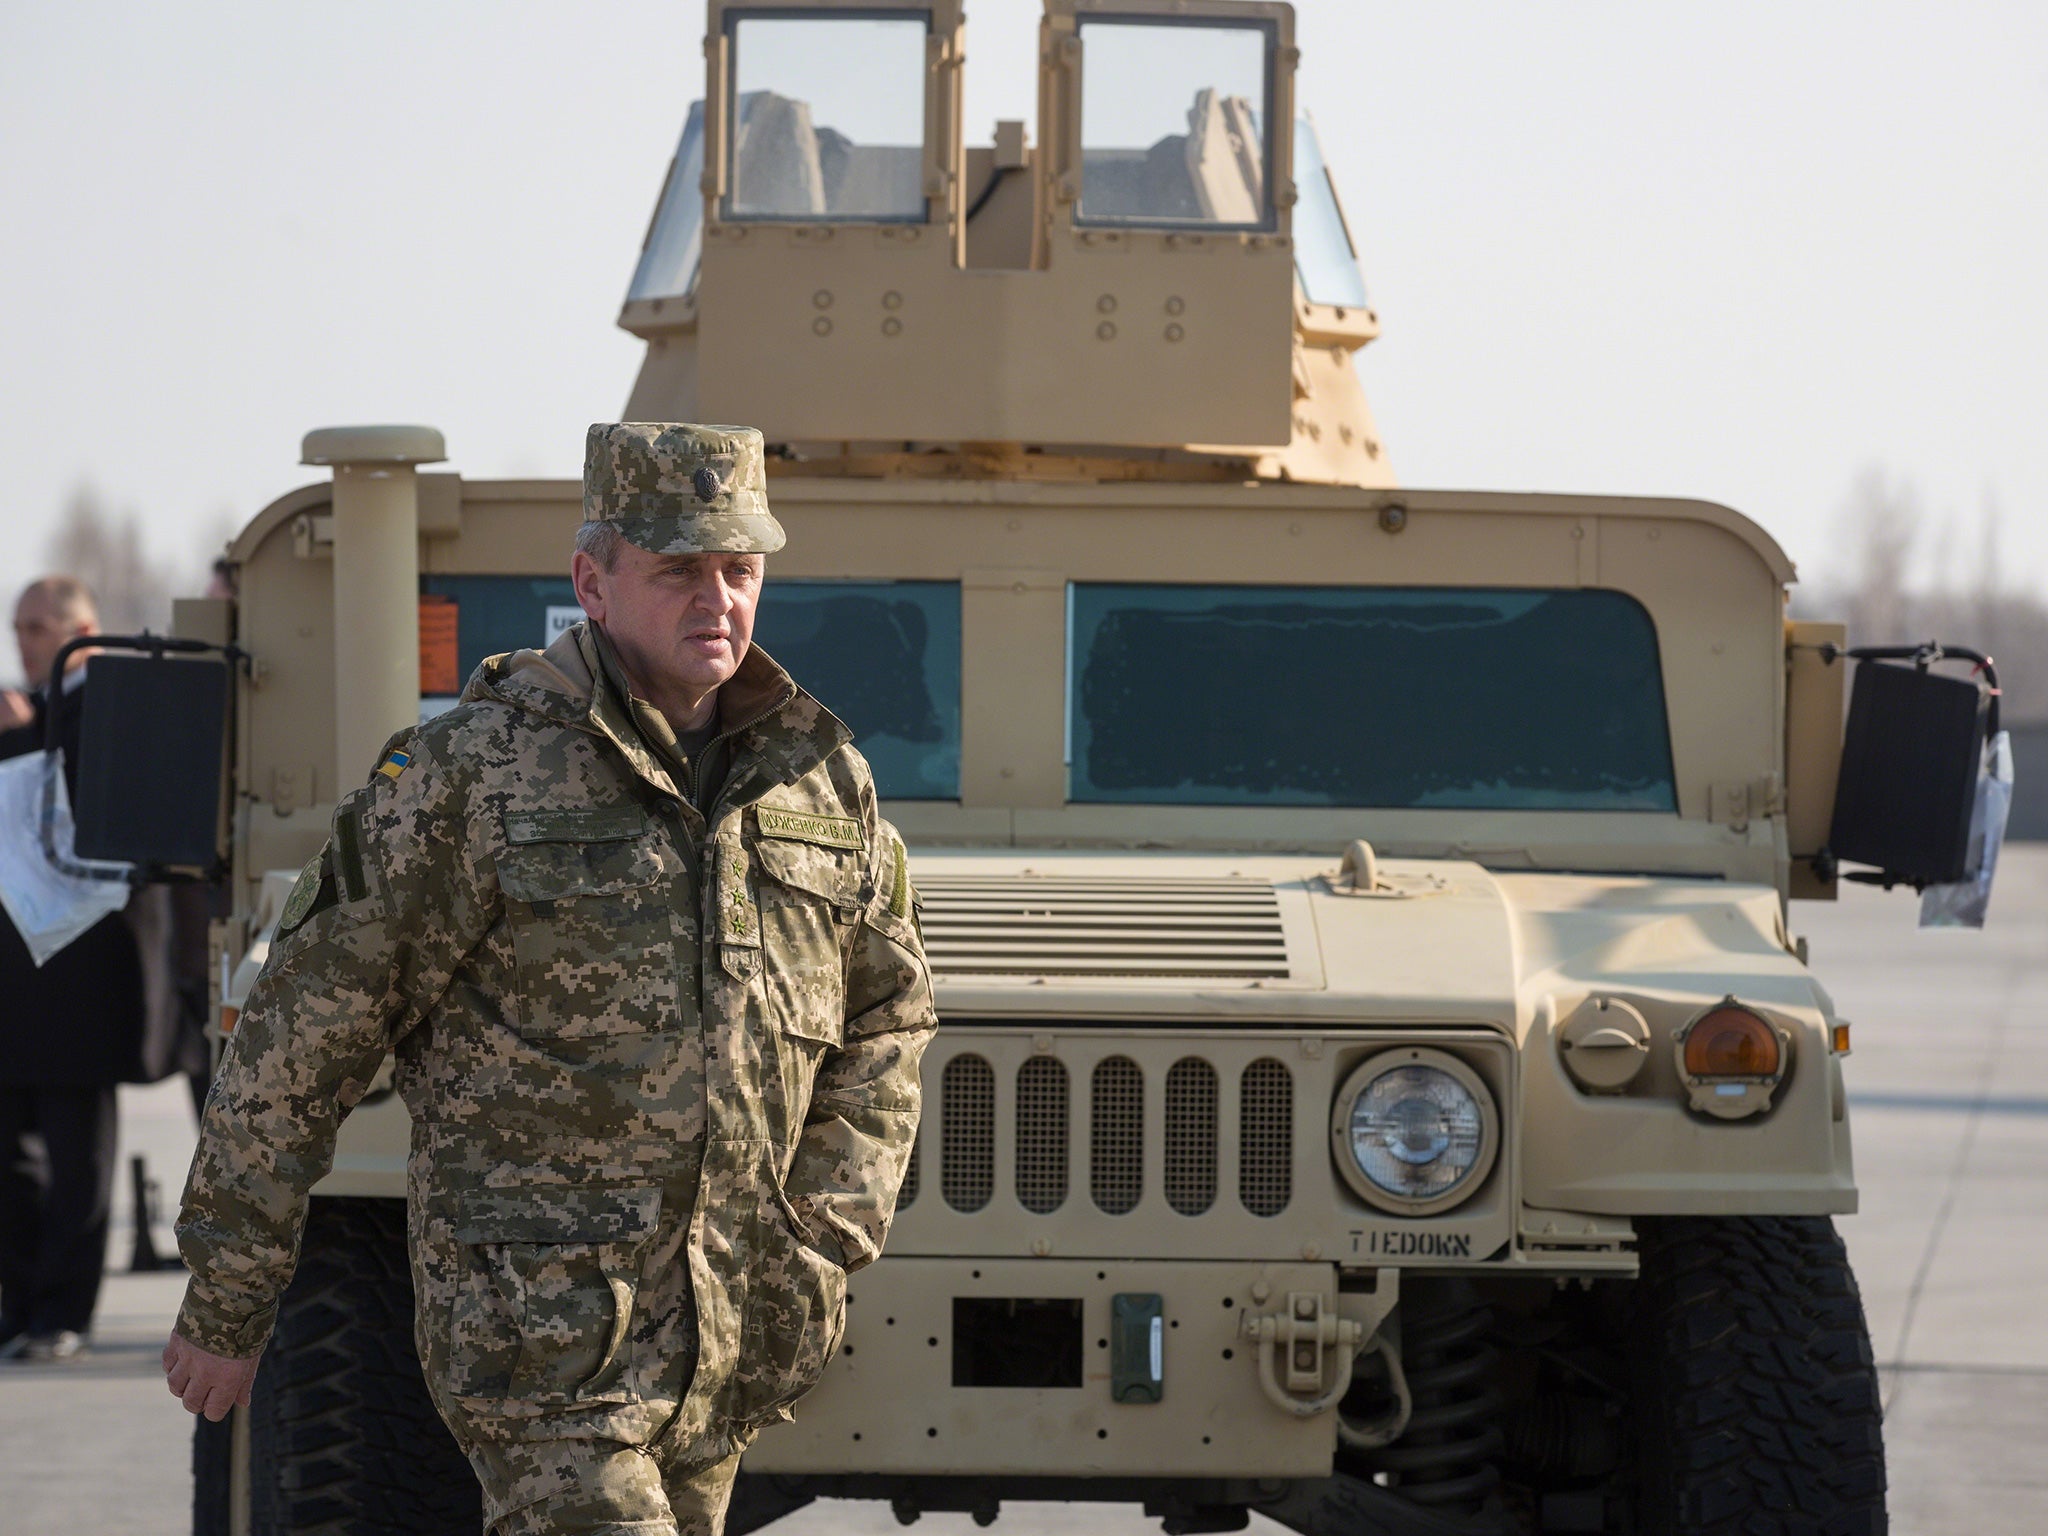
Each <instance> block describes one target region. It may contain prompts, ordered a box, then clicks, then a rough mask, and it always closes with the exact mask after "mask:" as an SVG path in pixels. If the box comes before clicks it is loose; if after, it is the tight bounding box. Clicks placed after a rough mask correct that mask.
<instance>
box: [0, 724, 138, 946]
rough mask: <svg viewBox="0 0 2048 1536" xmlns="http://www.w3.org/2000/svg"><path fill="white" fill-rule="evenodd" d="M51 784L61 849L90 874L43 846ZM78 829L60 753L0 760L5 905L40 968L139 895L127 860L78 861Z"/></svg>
mask: <svg viewBox="0 0 2048 1536" xmlns="http://www.w3.org/2000/svg"><path fill="white" fill-rule="evenodd" d="M46 784H47V785H48V786H49V792H50V800H51V812H52V823H53V830H54V831H55V833H56V844H57V851H58V853H59V854H60V855H61V856H62V857H63V859H64V860H65V861H66V862H67V863H68V864H69V866H70V868H72V869H76V870H84V871H89V872H90V873H84V874H71V873H67V872H66V871H65V870H64V869H60V868H58V867H57V866H55V865H53V864H52V863H51V862H50V860H49V858H48V857H47V856H46V855H45V854H44V852H43V830H42V829H43V801H44V790H45V785H46ZM72 836H73V833H72V825H71V796H70V795H69V793H67V792H66V790H65V787H64V774H63V771H62V767H61V765H60V764H59V763H58V762H57V760H56V759H55V758H53V757H51V756H50V755H49V754H48V753H45V752H32V753H29V754H28V755H27V756H25V757H10V758H8V759H7V760H6V761H4V762H0V907H5V908H6V909H7V915H8V917H9V918H11V919H12V920H13V922H14V928H15V931H16V932H17V933H19V934H20V935H21V941H22V943H23V944H25V945H27V946H28V953H29V958H30V959H32V960H34V961H35V963H36V965H37V966H38V967H41V966H42V965H43V964H44V962H46V961H47V960H48V959H49V958H50V956H52V955H54V954H56V953H57V951H59V950H60V949H62V948H63V947H64V946H65V945H66V944H69V943H70V942H71V941H72V940H73V939H75V938H77V937H78V936H79V935H80V934H81V933H84V932H85V930H86V929H88V928H90V927H91V926H92V925H93V924H94V923H97V922H98V921H100V919H101V918H104V917H106V916H108V915H109V914H111V913H115V912H118V911H120V910H121V909H122V908H123V907H125V906H127V905H128V898H129V896H130V895H131V894H133V892H132V888H131V887H130V886H129V884H128V880H127V871H128V868H129V866H128V865H126V864H79V863H77V862H76V860H75V858H74V855H73V852H72Z"/></svg>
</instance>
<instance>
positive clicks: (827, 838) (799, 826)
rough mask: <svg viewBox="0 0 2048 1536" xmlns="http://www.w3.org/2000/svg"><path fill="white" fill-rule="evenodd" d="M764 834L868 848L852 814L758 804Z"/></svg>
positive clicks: (836, 845) (793, 839)
mask: <svg viewBox="0 0 2048 1536" xmlns="http://www.w3.org/2000/svg"><path fill="white" fill-rule="evenodd" d="M754 814H755V815H756V816H758V817H759V818H760V822H761V835H762V836H763V837H780V838H786V839H788V840H789V841H791V842H797V843H818V844H820V845H822V846H824V847H826V848H865V847H867V845H868V842H867V838H865V837H864V836H862V835H861V827H860V823H859V822H857V821H855V820H854V819H853V818H852V817H850V816H814V815H812V814H811V813H810V812H808V811H778V810H774V809H772V808H770V807H768V806H765V805H764V806H760V807H757V808H756V810H755V813H754Z"/></svg>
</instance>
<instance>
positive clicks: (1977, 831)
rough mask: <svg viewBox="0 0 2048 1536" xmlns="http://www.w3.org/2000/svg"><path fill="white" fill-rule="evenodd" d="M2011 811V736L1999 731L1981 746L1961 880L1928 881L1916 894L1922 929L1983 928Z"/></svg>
mask: <svg viewBox="0 0 2048 1536" xmlns="http://www.w3.org/2000/svg"><path fill="white" fill-rule="evenodd" d="M2011 812H2012V738H2011V737H2009V736H2007V735H2006V733H2005V732H2004V731H2000V732H1999V733H1998V734H1997V735H1996V736H1994V737H1992V738H1991V740H1990V741H1988V742H1986V743H1985V745H1984V764H1983V767H1982V768H1981V769H1980V770H1979V772H1978V774H1977V798H1976V802H1975V803H1974V804H1973V805H1972V806H1971V808H1970V841H1969V845H1968V852H1967V854H1966V855H1965V858H1964V862H1963V878H1962V879H1960V880H1957V881H1954V882H1952V883H1950V884H1948V885H1930V886H1928V887H1927V889H1926V890H1924V891H1922V892H1921V893H1920V926H1921V927H1922V928H1982V927H1983V926H1984V915H1985V913H1986V912H1987V911H1988V910H1989V909H1990V906H1991V881H1992V877H1993V876H1994V875H1996V874H1997V873H1998V850H1999V849H2000V848H2001V847H2002V846H2003V845H2004V843H2005V822H2006V818H2007V817H2008V816H2009V815H2010V814H2011Z"/></svg>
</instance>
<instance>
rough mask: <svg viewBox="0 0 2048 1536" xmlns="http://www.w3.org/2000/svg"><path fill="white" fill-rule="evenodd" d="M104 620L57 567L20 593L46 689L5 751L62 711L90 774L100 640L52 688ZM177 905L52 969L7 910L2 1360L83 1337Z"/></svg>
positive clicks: (69, 1349)
mask: <svg viewBox="0 0 2048 1536" xmlns="http://www.w3.org/2000/svg"><path fill="white" fill-rule="evenodd" d="M99 632H100V629H99V616H98V612H97V609H96V606H95V604H94V602H93V597H92V593H91V592H89V591H88V590H87V589H86V587H85V585H84V583H82V582H79V581H77V580H74V579H73V578H71V577H68V576H48V577H45V578H43V579H42V580H41V581H38V582H35V583H33V584H32V585H31V586H30V587H29V588H28V589H27V590H26V591H24V592H23V593H22V595H21V600H20V602H19V603H18V604H17V605H16V607H15V612H14V634H15V640H16V642H17V644H18V645H19V646H20V648H21V663H22V668H23V670H24V672H25V673H26V675H27V679H28V683H29V686H30V688H31V689H33V690H34V692H33V693H32V694H30V695H29V696H28V702H27V710H28V713H29V714H30V716H31V718H30V719H29V720H28V721H27V722H26V723H23V724H18V725H16V726H15V728H13V729H11V730H6V731H4V732H0V758H7V757H16V756H20V755H21V754H23V753H27V752H38V751H41V750H42V749H43V745H44V733H45V727H46V722H47V721H48V718H49V715H50V712H51V711H52V710H54V711H55V714H56V721H57V733H58V737H59V740H60V741H61V742H62V744H63V747H64V757H65V764H64V770H65V777H66V779H67V780H68V781H69V783H70V786H71V788H72V789H73V791H74V793H75V791H76V787H77V761H76V759H77V755H78V742H79V728H80V723H81V721H82V719H83V715H84V699H85V692H84V690H85V687H86V686H87V667H86V653H85V652H83V651H79V652H74V653H73V654H72V655H71V657H70V658H69V660H68V662H67V665H66V670H65V675H64V677H63V679H62V680H61V682H60V683H59V684H58V686H57V688H56V691H55V695H54V697H52V693H51V689H50V688H49V686H48V684H49V676H50V667H51V664H52V663H53V662H54V661H55V660H56V656H57V652H58V650H59V649H60V648H62V646H63V645H64V644H65V642H66V641H69V640H72V639H75V638H77V637H79V636H82V635H93V634H97V633H99ZM168 925H169V902H168V899H167V894H166V892H165V891H164V890H163V889H162V888H145V889H143V890H141V891H138V892H137V893H136V895H135V897H134V898H133V899H132V900H130V902H129V903H128V906H127V908H126V910H124V911H121V912H117V913H115V914H113V915H112V916H110V917H107V918H103V919H102V920H101V921H100V922H98V923H96V924H94V925H93V926H92V927H91V928H89V929H87V930H86V932H85V933H83V934H81V935H80V936H79V937H78V938H77V939H75V940H73V941H72V942H71V943H70V944H69V945H67V946H65V948H63V949H62V950H60V951H58V952H57V953H56V954H55V955H53V956H52V957H51V958H50V960H49V961H48V962H47V963H46V964H44V965H43V966H41V967H40V968H38V967H37V966H36V965H35V963H34V961H32V960H31V959H30V957H29V953H28V949H27V946H26V945H24V944H23V943H22V940H21V936H20V935H19V934H18V933H16V932H15V930H14V925H13V924H12V923H10V922H7V921H4V920H0V1357H10V1358H13V1357H18V1358H21V1359H26V1360H65V1359H69V1358H71V1357H72V1356H75V1355H76V1354H78V1353H79V1352H80V1351H81V1350H83V1349H84V1348H85V1345H86V1340H87V1337H88V1335H89V1333H90V1331H91V1327H92V1314H93V1307H94V1305H95V1303H96V1302H97V1301H98V1298H99V1288H100V1275H101V1272H102V1271H103V1269H104V1268H105V1265H106V1248H107V1223H108V1216H109V1213H110V1211H111V1209H112V1205H113V1185H114V1163H115V1137H116V1124H117V1122H116V1115H115V1092H114V1090H115V1085H116V1084H118V1083H124V1082H153V1081H155V1080H156V1079H158V1078H161V1077H163V1076H165V1075H166V1073H167V1072H168V1071H170V1070H172V1069H173V1068H175V1067H176V1066H178V1065H180V1063H177V1062H175V1061H173V1060H170V1059H168V1058H169V1057H171V1056H172V1055H174V1054H175V1052H176V1043H177V1037H178V1030H177V1024H176V1021H177V999H176V995H175V991H174V989H173V987H172V985H171V981H170V976H169V968H168V965H167V960H168V950H169V940H170V935H169V926H168Z"/></svg>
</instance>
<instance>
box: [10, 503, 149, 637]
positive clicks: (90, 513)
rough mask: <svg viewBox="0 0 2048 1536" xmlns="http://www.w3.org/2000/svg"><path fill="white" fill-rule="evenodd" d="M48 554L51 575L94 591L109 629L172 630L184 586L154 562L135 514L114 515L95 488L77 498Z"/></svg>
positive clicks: (122, 631)
mask: <svg viewBox="0 0 2048 1536" xmlns="http://www.w3.org/2000/svg"><path fill="white" fill-rule="evenodd" d="M45 551H46V553H45V557H44V558H45V562H46V564H47V567H48V569H49V570H51V571H53V572H62V573H63V574H64V575H67V576H76V577H77V578H78V579H79V580H80V581H82V582H84V583H85V584H86V585H87V586H88V587H91V588H92V590H93V594H94V595H95V596H96V597H98V599H99V604H100V624H101V626H102V627H103V628H105V629H107V630H109V631H111V632H113V633H115V634H132V633H134V632H135V631H137V630H140V629H144V628H148V629H154V630H162V629H165V628H167V627H168V626H169V624H170V619H171V598H172V596H173V595H174V593H175V591H176V590H177V588H178V587H180V586H182V585H183V583H181V582H179V581H178V580H177V579H176V577H175V576H174V575H173V573H172V572H171V571H170V570H169V569H168V568H167V567H166V566H164V565H163V564H161V563H159V562H157V561H155V560H153V559H151V558H150V555H149V552H148V550H147V549H146V548H145V546H144V544H143V540H142V524H141V519H140V518H138V517H137V516H136V514H135V513H134V512H132V511H128V512H121V513H115V512H113V511H111V510H109V509H108V508H107V506H106V505H105V504H104V503H103V502H102V501H101V500H100V498H99V495H98V493H97V492H95V491H94V490H93V489H92V487H91V486H87V485H82V486H80V487H79V488H78V489H77V490H75V491H73V492H72V493H71V499H70V501H69V502H67V503H66V505H65V508H64V513H63V516H62V517H61V518H60V519H59V521H58V524H57V527H56V530H55V532H53V533H52V534H51V536H50V540H49V543H48V544H47V545H46V546H45Z"/></svg>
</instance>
